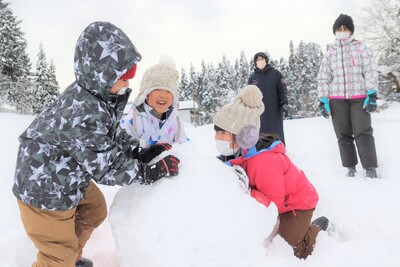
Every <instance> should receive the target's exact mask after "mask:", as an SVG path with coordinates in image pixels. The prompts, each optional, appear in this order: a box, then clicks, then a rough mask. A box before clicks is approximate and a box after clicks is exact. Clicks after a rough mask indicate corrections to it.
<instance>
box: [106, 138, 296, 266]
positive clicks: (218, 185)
mask: <svg viewBox="0 0 400 267" xmlns="http://www.w3.org/2000/svg"><path fill="white" fill-rule="evenodd" d="M167 153H168V154H172V155H174V156H176V157H178V158H179V159H180V161H181V163H180V165H179V170H180V173H179V175H178V176H176V177H172V178H163V179H161V180H159V181H157V182H156V183H154V184H152V185H150V186H146V185H139V184H133V185H130V186H125V187H122V188H121V189H120V190H119V191H118V192H117V194H116V195H115V197H114V200H113V203H112V205H111V208H110V214H109V220H110V223H111V226H112V232H113V236H114V239H115V242H116V246H117V250H118V253H119V254H120V257H121V266H126V267H127V266H152V267H156V266H176V267H179V266H182V267H187V266H208V267H212V266H247V264H248V263H249V262H265V259H266V248H265V247H264V246H263V242H264V239H265V238H266V237H267V236H268V235H269V234H270V233H271V231H272V229H273V227H274V224H275V222H276V218H277V211H276V208H275V207H274V206H273V205H271V206H270V207H269V208H266V207H265V206H263V205H261V204H259V203H258V202H257V201H256V200H255V199H253V198H251V196H250V195H248V194H245V193H244V192H243V190H242V189H241V188H240V186H239V184H238V178H237V176H236V174H235V173H234V171H233V170H232V168H231V167H228V166H227V165H225V164H223V163H222V162H221V161H219V160H218V159H216V158H215V157H213V156H212V155H204V154H201V153H200V152H199V151H197V149H196V147H195V146H194V145H193V144H190V143H187V144H181V145H174V147H173V149H171V150H170V151H168V152H164V153H163V154H162V155H161V156H165V155H166V154H167ZM285 249H287V250H288V251H290V249H289V247H287V248H285Z"/></svg>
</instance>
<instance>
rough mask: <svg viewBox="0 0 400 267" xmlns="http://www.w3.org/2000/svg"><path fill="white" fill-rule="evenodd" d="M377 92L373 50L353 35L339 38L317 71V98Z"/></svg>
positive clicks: (353, 96)
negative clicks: (369, 91)
mask: <svg viewBox="0 0 400 267" xmlns="http://www.w3.org/2000/svg"><path fill="white" fill-rule="evenodd" d="M368 90H376V91H378V74H377V71H376V65H375V62H374V59H373V55H372V52H371V50H370V49H368V48H367V47H366V46H365V44H364V43H363V42H361V41H359V40H355V39H353V37H350V38H347V39H342V40H336V42H335V43H334V44H333V45H331V46H330V47H329V49H328V51H327V52H326V54H325V55H324V57H323V59H322V61H321V66H320V69H319V74H318V97H319V98H321V97H326V98H329V99H332V98H335V99H355V98H365V97H366V95H367V92H368Z"/></svg>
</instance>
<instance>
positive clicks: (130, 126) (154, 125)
mask: <svg viewBox="0 0 400 267" xmlns="http://www.w3.org/2000/svg"><path fill="white" fill-rule="evenodd" d="M167 114H168V116H167V118H166V119H165V120H164V121H161V120H160V119H158V118H157V117H155V116H154V115H153V114H152V113H151V107H149V106H148V105H147V104H146V103H143V104H141V105H139V106H138V107H136V106H135V105H132V108H131V110H130V111H129V113H128V114H127V115H126V116H125V117H123V118H122V120H121V124H120V126H121V128H123V129H125V130H126V131H127V132H128V134H129V135H131V136H133V137H135V138H137V139H139V140H140V146H141V147H148V146H150V145H153V144H156V143H169V144H173V143H184V142H186V141H187V137H186V134H185V129H184V126H183V123H182V122H181V119H180V118H179V114H178V110H177V109H176V108H173V107H172V106H171V107H170V110H168V111H167Z"/></svg>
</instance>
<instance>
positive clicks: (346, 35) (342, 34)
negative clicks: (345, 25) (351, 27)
mask: <svg viewBox="0 0 400 267" xmlns="http://www.w3.org/2000/svg"><path fill="white" fill-rule="evenodd" d="M349 37H350V33H349V32H336V33H335V38H336V40H342V39H347V38H349Z"/></svg>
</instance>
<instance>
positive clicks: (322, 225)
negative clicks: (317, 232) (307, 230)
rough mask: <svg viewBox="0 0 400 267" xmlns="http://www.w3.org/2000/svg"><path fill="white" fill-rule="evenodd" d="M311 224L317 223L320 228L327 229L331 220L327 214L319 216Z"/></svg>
mask: <svg viewBox="0 0 400 267" xmlns="http://www.w3.org/2000/svg"><path fill="white" fill-rule="evenodd" d="M311 224H312V225H316V226H318V227H319V228H321V230H324V231H326V229H327V228H328V225H329V220H328V218H326V217H325V216H321V217H318V218H317V219H315V220H314V221H312V223H311Z"/></svg>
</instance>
